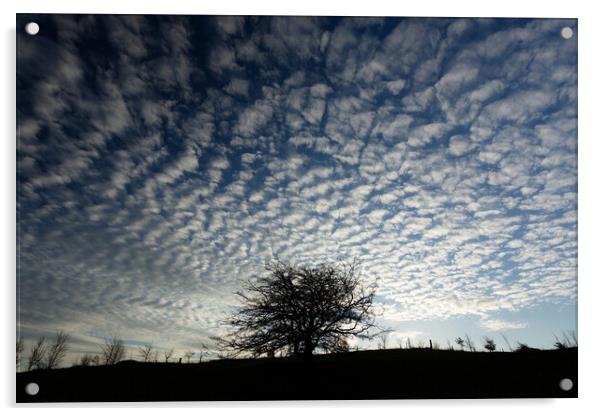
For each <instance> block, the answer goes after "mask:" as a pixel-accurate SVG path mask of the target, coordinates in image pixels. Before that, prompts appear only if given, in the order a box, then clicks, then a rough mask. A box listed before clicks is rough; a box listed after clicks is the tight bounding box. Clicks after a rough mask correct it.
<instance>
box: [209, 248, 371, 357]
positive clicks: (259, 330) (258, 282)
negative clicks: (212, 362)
mask: <svg viewBox="0 0 602 416" xmlns="http://www.w3.org/2000/svg"><path fill="white" fill-rule="evenodd" d="M266 271H267V273H266V275H264V276H262V277H259V278H256V279H255V280H254V281H249V282H248V283H247V285H246V287H245V288H244V290H242V291H239V292H236V294H237V296H238V297H239V298H240V299H241V300H242V302H243V306H242V308H240V310H239V311H238V313H237V314H236V315H234V316H233V317H232V318H230V319H229V320H228V321H227V322H226V324H228V325H229V326H231V327H234V328H235V330H234V331H233V332H231V333H230V334H228V335H227V336H226V337H223V338H219V339H218V343H219V344H221V346H223V347H225V348H227V349H229V350H231V351H233V352H234V353H235V354H240V353H250V354H251V355H254V356H258V355H261V354H268V355H273V354H275V353H276V352H281V353H285V354H288V355H304V356H311V355H312V354H313V353H314V351H316V350H322V351H326V352H334V351H341V350H345V349H347V348H348V347H347V345H348V344H347V339H348V338H349V337H351V336H355V337H360V338H370V337H371V335H370V334H369V331H370V329H371V328H373V327H375V325H374V314H373V312H372V302H373V298H374V294H375V288H376V285H374V284H372V285H369V286H364V285H363V284H362V281H361V278H360V273H359V270H358V264H357V262H355V261H354V262H353V263H350V264H349V263H340V264H320V265H318V266H316V267H306V266H293V265H291V264H288V263H284V262H282V261H279V260H276V261H273V262H271V263H269V264H268V265H267V266H266Z"/></svg>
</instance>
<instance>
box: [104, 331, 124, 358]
mask: <svg viewBox="0 0 602 416" xmlns="http://www.w3.org/2000/svg"><path fill="white" fill-rule="evenodd" d="M102 357H103V359H104V363H105V364H107V365H112V364H117V363H118V362H119V361H121V360H123V359H124V358H125V347H124V346H123V341H122V340H120V339H119V338H117V337H116V336H114V337H112V338H109V339H107V340H105V344H104V345H103V347H102Z"/></svg>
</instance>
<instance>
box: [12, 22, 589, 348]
mask: <svg viewBox="0 0 602 416" xmlns="http://www.w3.org/2000/svg"><path fill="white" fill-rule="evenodd" d="M24 18H25V17H20V18H19V19H24ZM36 19H37V21H39V22H40V25H41V27H42V28H43V30H42V31H41V32H40V34H39V35H38V36H35V37H31V36H30V37H28V36H26V35H22V34H19V39H18V41H19V51H18V52H19V56H18V64H19V73H18V83H17V91H18V115H19V117H18V131H19V137H18V151H17V153H18V154H17V163H18V178H17V180H18V206H17V209H18V221H19V232H18V248H19V270H18V275H19V323H20V327H21V330H22V331H23V333H25V334H27V335H28V336H32V337H33V336H36V335H38V334H45V333H48V332H49V331H53V330H54V329H55V328H63V329H66V330H67V331H68V332H70V333H72V334H74V336H76V337H77V339H78V340H79V342H80V344H81V345H82V349H85V348H87V347H85V346H86V345H91V343H93V342H94V341H95V340H97V338H99V337H100V338H101V337H103V336H107V335H110V334H113V333H119V334H121V335H122V336H124V337H126V338H127V339H128V340H130V341H131V343H132V344H136V343H139V342H149V341H152V342H154V343H155V345H158V346H164V347H170V346H175V347H176V348H178V349H184V348H191V347H194V346H196V345H198V344H199V343H200V342H201V341H202V340H204V339H206V338H207V337H208V336H210V335H217V334H219V333H220V332H221V331H222V329H221V328H220V324H219V322H220V320H221V319H222V318H224V317H225V316H226V314H228V313H230V312H231V310H232V308H233V307H234V306H236V303H235V299H234V298H233V296H232V292H233V291H234V290H236V289H237V288H238V287H239V285H240V283H241V282H242V281H243V280H246V279H247V278H248V277H249V276H252V275H254V274H257V273H260V272H261V271H262V268H263V265H264V262H265V261H266V260H268V259H270V258H272V257H274V256H278V257H280V258H282V259H290V260H293V261H296V262H299V263H303V262H319V261H333V260H349V259H352V258H354V257H355V258H358V259H360V260H361V261H362V268H363V270H364V272H365V273H366V274H367V275H368V276H371V277H375V278H376V277H377V278H378V279H379V296H378V298H377V300H378V303H379V304H380V306H382V310H383V315H382V317H381V319H383V320H384V321H385V322H387V324H388V325H391V326H392V327H394V328H400V329H399V331H398V332H399V334H413V335H416V334H420V333H423V332H424V330H423V329H420V328H418V329H416V328H415V329H412V328H411V327H408V326H407V325H406V326H403V328H402V327H401V326H399V325H401V324H402V323H408V322H425V321H436V320H446V319H449V318H454V317H465V316H472V317H475V319H476V320H477V321H478V322H480V325H481V326H482V327H483V328H487V329H489V330H494V331H497V330H504V329H520V328H524V327H526V326H528V324H529V323H528V322H522V321H520V322H519V321H512V319H510V320H509V319H507V318H504V317H503V316H504V313H510V312H520V311H524V310H529V309H530V308H531V309H532V308H535V307H537V305H541V304H550V305H569V306H570V305H574V304H575V302H576V261H577V240H576V221H577V218H576V203H577V199H576V197H577V194H576V189H577V174H576V172H577V171H576V163H577V159H576V148H577V136H576V128H577V124H576V122H577V113H576V83H577V79H576V62H577V61H576V58H577V52H576V51H577V43H576V36H575V37H574V38H573V39H570V40H566V39H563V38H562V37H561V36H560V35H559V33H560V30H561V28H562V27H563V26H566V25H567V24H568V25H572V27H573V29H574V30H575V33H576V27H575V24H576V22H574V21H567V20H493V19H397V18H395V19H391V18H312V17H303V18H284V17H275V18H270V17H248V18H245V17H202V16H198V17H186V16H179V17H168V16H163V17H159V16H153V17H142V16H85V15H82V16H58V17H53V16H36ZM408 328H409V329H408ZM436 335H437V334H433V335H432V336H435V337H436ZM429 336H430V335H429Z"/></svg>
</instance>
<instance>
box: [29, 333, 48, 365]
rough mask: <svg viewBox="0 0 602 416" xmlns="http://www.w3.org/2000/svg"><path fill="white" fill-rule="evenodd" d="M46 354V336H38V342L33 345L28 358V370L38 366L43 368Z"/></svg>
mask: <svg viewBox="0 0 602 416" xmlns="http://www.w3.org/2000/svg"><path fill="white" fill-rule="evenodd" d="M45 356H46V338H44V337H41V338H38V340H37V341H36V343H35V344H34V345H33V346H32V347H31V350H30V352H29V357H28V359H27V371H31V370H34V369H36V368H42V366H43V363H44V357H45Z"/></svg>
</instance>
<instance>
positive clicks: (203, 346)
mask: <svg viewBox="0 0 602 416" xmlns="http://www.w3.org/2000/svg"><path fill="white" fill-rule="evenodd" d="M200 347H201V348H200V351H199V363H202V362H203V357H204V356H206V355H207V354H208V351H207V350H208V349H209V346H208V345H207V344H205V343H201V345H200Z"/></svg>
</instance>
